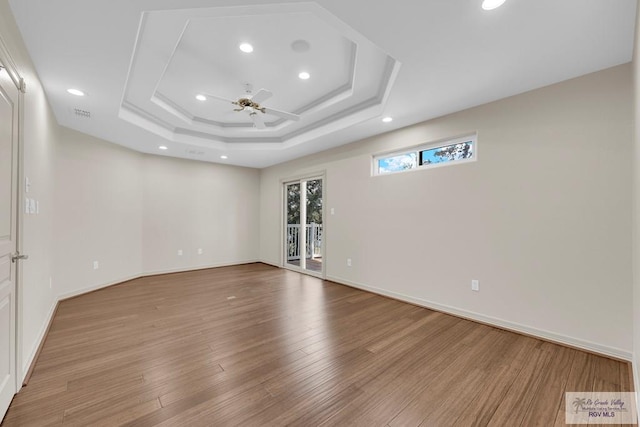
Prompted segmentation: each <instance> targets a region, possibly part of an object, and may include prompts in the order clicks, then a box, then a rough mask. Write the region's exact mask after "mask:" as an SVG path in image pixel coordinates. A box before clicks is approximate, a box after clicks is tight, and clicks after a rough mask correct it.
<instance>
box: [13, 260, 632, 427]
mask: <svg viewBox="0 0 640 427" xmlns="http://www.w3.org/2000/svg"><path fill="white" fill-rule="evenodd" d="M629 378H630V375H629V365H628V364H627V363H622V362H617V361H614V360H611V359H607V358H604V357H599V356H595V355H593V354H589V353H585V352H581V351H578V350H574V349H570V348H567V347H563V346H559V345H555V344H551V343H548V342H544V341H541V340H537V339H534V338H530V337H526V336H522V335H518V334H515V333H511V332H507V331H503V330H500V329H496V328H492V327H489V326H485V325H481V324H478V323H474V322H470V321H467V320H463V319H460V318H457V317H453V316H449V315H446V314H443V313H438V312H434V311H431V310H427V309H424V308H420V307H415V306H413V305H410V304H405V303H401V302H398V301H394V300H391V299H387V298H383V297H380V296H377V295H374V294H369V293H366V292H362V291H359V290H356V289H352V288H349V287H345V286H341V285H337V284H335V283H331V282H326V281H322V280H319V279H316V278H313V277H310V276H305V275H301V274H298V273H295V272H291V271H287V270H282V269H277V268H274V267H270V266H266V265H263V264H249V265H243V266H236V267H224V268H217V269H210V270H201V271H195V272H189V273H177V274H169V275H163V276H154V277H148V278H143V279H137V280H133V281H130V282H126V283H124V284H121V285H118V286H114V287H110V288H106V289H103V290H100V291H97V292H93V293H90V294H87V295H83V296H81V297H78V298H74V299H71V300H67V301H64V302H62V303H61V304H60V306H59V309H58V312H57V315H56V317H55V319H54V321H53V324H52V327H51V331H50V333H49V336H48V338H47V340H46V342H45V345H44V347H43V349H42V353H41V355H40V358H39V360H38V362H37V364H36V367H35V370H34V373H33V376H32V378H31V381H30V382H29V385H28V386H27V387H25V388H24V389H23V390H22V391H21V392H20V393H19V394H18V395H17V396H16V397H15V399H14V400H13V402H12V404H11V407H10V409H9V411H8V413H7V415H6V417H5V420H4V422H3V424H2V426H3V427H4V426H6V427H9V426H59V425H64V426H116V425H125V426H231V425H242V426H284V425H292V426H347V425H349V426H351V425H353V426H453V425H460V426H472V425H477V426H520V425H523V426H530V425H541V426H553V425H564V400H563V399H564V392H565V391H591V390H598V391H630V390H631V384H630V381H629Z"/></svg>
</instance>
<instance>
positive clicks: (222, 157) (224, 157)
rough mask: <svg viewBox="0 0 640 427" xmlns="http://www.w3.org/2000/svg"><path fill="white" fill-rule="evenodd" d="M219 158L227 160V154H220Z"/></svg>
mask: <svg viewBox="0 0 640 427" xmlns="http://www.w3.org/2000/svg"><path fill="white" fill-rule="evenodd" d="M220 158H221V159H222V160H227V159H228V157H227V156H225V155H224V154H223V155H222V156H220Z"/></svg>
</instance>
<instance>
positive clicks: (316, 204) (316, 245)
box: [305, 179, 322, 273]
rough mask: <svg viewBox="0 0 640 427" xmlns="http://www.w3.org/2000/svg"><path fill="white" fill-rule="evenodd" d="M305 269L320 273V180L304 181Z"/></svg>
mask: <svg viewBox="0 0 640 427" xmlns="http://www.w3.org/2000/svg"><path fill="white" fill-rule="evenodd" d="M306 193H307V194H306V196H307V197H306V199H307V209H306V221H305V222H306V233H305V237H306V239H305V240H306V247H307V250H306V251H305V255H306V259H305V269H306V270H310V271H315V272H316V273H322V179H313V180H309V181H306Z"/></svg>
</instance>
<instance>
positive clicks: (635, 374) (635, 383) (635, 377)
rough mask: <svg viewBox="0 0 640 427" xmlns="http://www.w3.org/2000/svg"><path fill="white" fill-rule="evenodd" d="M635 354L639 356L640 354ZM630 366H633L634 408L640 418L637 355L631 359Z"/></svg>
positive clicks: (639, 370)
mask: <svg viewBox="0 0 640 427" xmlns="http://www.w3.org/2000/svg"><path fill="white" fill-rule="evenodd" d="M637 356H639V357H640V354H639V355H637ZM631 366H632V367H633V368H632V370H633V390H634V391H635V392H636V410H637V411H638V416H639V417H638V418H639V420H640V366H638V357H636V358H635V359H634V360H633V362H632V363H631Z"/></svg>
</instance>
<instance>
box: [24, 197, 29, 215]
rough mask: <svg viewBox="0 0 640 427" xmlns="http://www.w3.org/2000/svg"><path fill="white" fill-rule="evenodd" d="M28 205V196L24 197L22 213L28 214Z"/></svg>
mask: <svg viewBox="0 0 640 427" xmlns="http://www.w3.org/2000/svg"><path fill="white" fill-rule="evenodd" d="M30 207H31V202H30V201H29V198H28V197H27V198H25V199H24V213H26V214H28V213H29V208H30Z"/></svg>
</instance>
